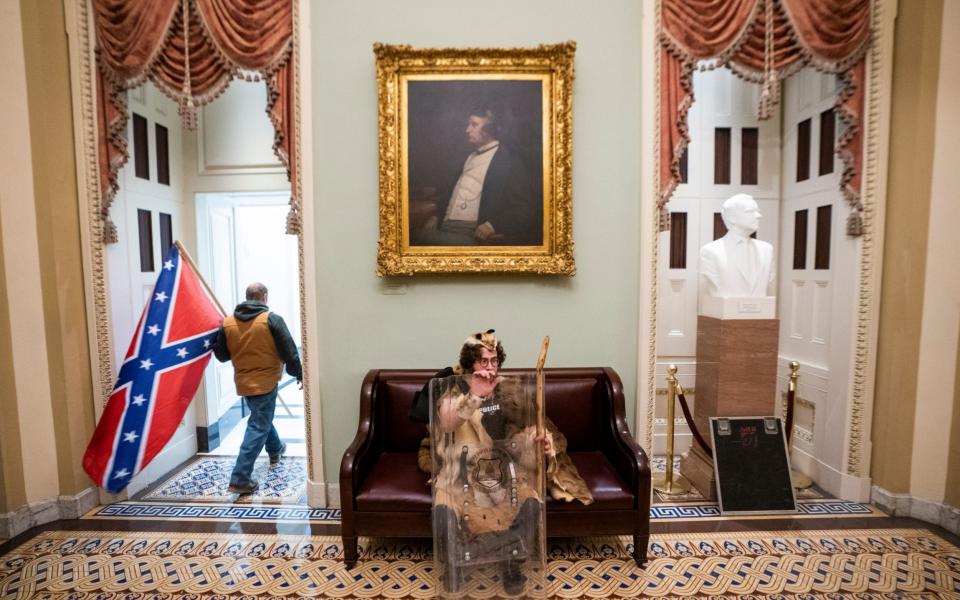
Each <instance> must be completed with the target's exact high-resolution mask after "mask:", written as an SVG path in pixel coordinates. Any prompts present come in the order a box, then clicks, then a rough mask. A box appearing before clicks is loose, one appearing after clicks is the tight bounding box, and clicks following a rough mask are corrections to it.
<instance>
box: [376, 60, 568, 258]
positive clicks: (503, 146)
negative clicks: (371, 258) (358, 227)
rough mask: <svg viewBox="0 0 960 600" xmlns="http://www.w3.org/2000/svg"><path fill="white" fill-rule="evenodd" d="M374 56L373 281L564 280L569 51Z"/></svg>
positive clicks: (566, 229) (566, 254)
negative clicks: (422, 276) (455, 276)
mask: <svg viewBox="0 0 960 600" xmlns="http://www.w3.org/2000/svg"><path fill="white" fill-rule="evenodd" d="M375 50H376V52H377V71H378V93H379V98H378V100H379V102H378V105H379V116H380V132H379V134H380V243H379V249H378V256H377V272H378V274H380V275H401V274H410V275H412V274H417V273H469V272H481V273H482V272H517V273H542V274H563V275H572V274H573V273H574V270H575V268H574V262H573V249H572V245H573V244H572V219H571V215H572V198H571V190H570V180H571V175H570V170H571V165H570V160H569V156H570V145H571V130H572V124H571V122H570V121H571V112H570V109H571V98H570V92H571V88H572V85H571V84H572V78H573V65H572V59H573V50H574V46H573V44H572V43H569V42H568V43H567V44H562V45H558V46H540V47H538V48H532V49H507V50H504V49H499V50H482V49H468V50H455V49H454V50H451V49H420V50H418V49H413V48H410V47H408V46H382V45H378V46H376V47H375Z"/></svg>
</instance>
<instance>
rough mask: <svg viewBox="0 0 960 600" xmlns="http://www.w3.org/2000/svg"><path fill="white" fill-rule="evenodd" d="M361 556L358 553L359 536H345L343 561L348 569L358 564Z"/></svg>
mask: <svg viewBox="0 0 960 600" xmlns="http://www.w3.org/2000/svg"><path fill="white" fill-rule="evenodd" d="M359 558H360V556H359V555H358V554H357V536H355V535H353V536H346V535H345V536H343V562H344V564H345V565H346V566H347V568H348V569H352V568H353V567H355V566H356V565H357V560H358V559H359Z"/></svg>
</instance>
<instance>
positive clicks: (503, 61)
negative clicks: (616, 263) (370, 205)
mask: <svg viewBox="0 0 960 600" xmlns="http://www.w3.org/2000/svg"><path fill="white" fill-rule="evenodd" d="M373 50H374V54H375V55H376V63H377V115H378V143H379V151H380V166H379V178H380V210H379V214H380V239H379V242H378V248H377V275H379V276H381V277H382V276H389V275H414V274H420V273H535V274H554V275H567V276H572V275H574V274H575V273H576V266H575V263H574V257H573V183H572V182H573V177H572V175H573V173H572V172H573V158H572V157H573V141H572V139H573V138H572V133H573V101H572V95H573V79H574V68H573V58H574V53H575V51H576V43H574V42H564V43H561V44H555V45H540V46H537V47H535V48H467V49H463V48H460V49H458V48H412V47H410V46H406V45H387V44H379V43H378V44H374V48H373ZM498 75H500V76H503V78H504V79H510V78H521V77H528V78H529V77H542V79H543V81H544V82H545V85H544V90H543V92H542V94H543V96H542V98H543V106H544V109H545V110H544V114H543V119H544V131H543V134H544V146H543V164H544V190H543V194H544V208H545V210H544V213H543V215H544V216H543V219H544V223H543V225H544V239H543V242H544V243H543V245H542V246H415V247H411V246H410V244H409V241H408V240H407V239H405V235H404V234H405V231H404V228H405V227H406V226H407V215H406V211H407V207H408V204H407V202H408V200H409V198H408V195H409V191H408V188H407V185H408V178H407V172H406V170H405V168H404V166H405V164H406V159H407V156H406V155H407V148H406V147H405V144H404V140H405V139H406V125H407V117H406V115H405V114H404V109H405V104H404V102H405V91H404V89H403V85H404V81H405V80H406V77H408V76H414V77H417V76H420V77H432V78H436V79H458V78H484V79H496V78H497V76H498Z"/></svg>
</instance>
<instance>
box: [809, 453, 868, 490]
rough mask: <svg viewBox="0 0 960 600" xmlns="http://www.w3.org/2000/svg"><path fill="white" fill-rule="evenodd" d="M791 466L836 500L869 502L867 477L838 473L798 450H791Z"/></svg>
mask: <svg viewBox="0 0 960 600" xmlns="http://www.w3.org/2000/svg"><path fill="white" fill-rule="evenodd" d="M791 466H792V467H793V468H794V469H796V470H797V471H800V472H801V473H803V474H805V475H806V476H807V477H809V478H810V479H812V480H813V481H814V482H816V484H817V485H818V486H820V487H821V488H823V489H824V490H826V491H828V492H830V493H831V494H833V495H834V496H836V497H837V498H842V499H844V500H852V501H854V502H869V501H870V478H869V477H856V476H854V475H849V474H847V473H843V472H842V471H838V470H837V469H834V468H833V467H831V466H830V465H828V464H827V463H825V462H823V461H822V460H819V459H817V458H815V457H814V456H813V455H811V454H809V453H808V452H805V451H804V450H801V449H799V448H794V449H793V456H792V457H791Z"/></svg>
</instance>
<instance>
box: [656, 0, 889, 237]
mask: <svg viewBox="0 0 960 600" xmlns="http://www.w3.org/2000/svg"><path fill="white" fill-rule="evenodd" d="M660 22H661V33H660V115H659V117H660V157H659V158H660V194H659V198H658V207H659V209H660V228H661V230H665V229H667V228H668V227H669V222H670V221H669V218H668V217H669V215H668V214H667V208H666V205H667V202H669V200H670V196H671V195H672V194H673V192H674V190H675V189H676V186H677V184H678V183H679V181H680V170H679V165H680V159H681V157H682V156H683V153H684V151H685V150H686V147H687V144H688V143H689V141H690V137H689V135H688V133H687V112H688V111H689V109H690V106H691V105H692V104H693V100H694V98H693V81H692V77H693V70H694V68H696V67H697V66H698V64H699V65H701V66H702V65H703V64H704V63H703V62H702V61H706V64H707V66H708V67H720V66H727V67H729V68H730V69H731V70H732V71H733V72H734V73H736V74H737V75H739V76H740V77H743V78H744V79H746V80H748V81H754V82H757V83H760V84H761V85H763V92H762V93H761V105H760V107H759V108H760V112H761V117H762V116H764V114H765V113H766V112H768V111H769V110H770V107H771V106H772V105H773V104H774V103H775V102H777V100H778V98H777V95H778V90H779V83H780V81H781V80H782V79H784V78H786V77H789V76H790V75H792V74H793V73H795V72H796V71H798V70H799V69H801V68H803V67H805V66H813V67H815V68H816V69H818V70H820V71H824V72H828V73H836V74H837V75H838V76H839V79H840V86H839V93H838V96H837V105H836V110H837V115H838V116H839V118H840V120H841V122H842V123H843V124H844V126H845V127H844V131H843V133H842V135H841V136H840V137H839V139H838V140H837V144H836V151H837V153H838V154H839V155H840V158H841V160H842V161H843V173H842V176H841V182H840V186H841V190H842V192H843V194H844V197H845V198H846V199H847V201H848V202H849V204H850V206H851V208H852V209H853V212H852V214H851V218H850V221H849V223H848V228H847V230H848V232H850V233H851V234H853V235H859V232H860V231H861V229H862V218H861V216H860V213H861V212H862V210H863V205H862V203H861V201H860V180H861V170H862V166H863V152H862V149H863V128H862V117H863V100H864V83H865V82H864V77H865V67H864V60H865V58H864V57H865V55H866V50H867V48H868V47H869V44H870V40H871V35H870V0H661V4H660Z"/></svg>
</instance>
